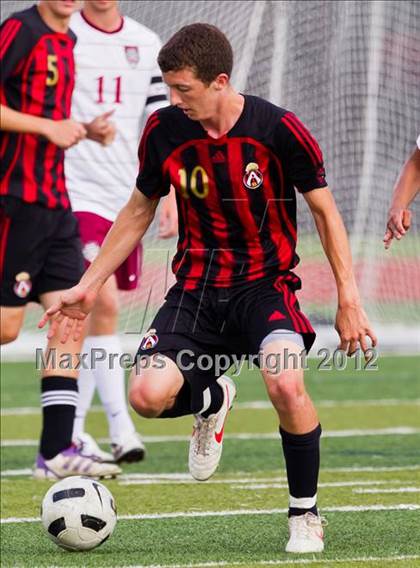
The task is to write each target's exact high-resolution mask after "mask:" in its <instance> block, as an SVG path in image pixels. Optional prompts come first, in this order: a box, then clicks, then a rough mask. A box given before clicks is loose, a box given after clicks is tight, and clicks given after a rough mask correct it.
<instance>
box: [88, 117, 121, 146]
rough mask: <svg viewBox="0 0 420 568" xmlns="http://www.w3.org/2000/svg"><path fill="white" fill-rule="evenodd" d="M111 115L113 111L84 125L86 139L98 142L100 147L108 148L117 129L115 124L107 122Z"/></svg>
mask: <svg viewBox="0 0 420 568" xmlns="http://www.w3.org/2000/svg"><path fill="white" fill-rule="evenodd" d="M113 113H114V110H109V111H108V112H104V114H101V115H99V116H97V117H96V118H94V119H93V120H92V121H91V122H89V123H88V124H86V125H85V126H86V129H87V137H88V138H89V139H90V140H94V141H95V142H99V144H102V146H109V144H111V143H112V142H113V141H114V138H115V135H116V133H117V129H116V127H115V124H114V123H113V122H111V121H110V120H108V119H109V117H110V116H111V115H112V114H113Z"/></svg>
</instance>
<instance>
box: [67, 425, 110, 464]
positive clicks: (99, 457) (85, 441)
mask: <svg viewBox="0 0 420 568" xmlns="http://www.w3.org/2000/svg"><path fill="white" fill-rule="evenodd" d="M73 442H74V444H75V445H76V446H77V447H78V448H79V450H80V454H81V455H82V456H84V457H86V458H92V459H94V460H95V461H98V462H101V463H114V456H113V455H112V454H110V453H109V452H104V450H101V448H100V447H99V446H98V444H97V443H96V442H95V440H94V439H93V438H92V436H91V435H90V434H87V433H86V432H82V433H80V434H79V435H78V436H76V438H75V439H74V440H73Z"/></svg>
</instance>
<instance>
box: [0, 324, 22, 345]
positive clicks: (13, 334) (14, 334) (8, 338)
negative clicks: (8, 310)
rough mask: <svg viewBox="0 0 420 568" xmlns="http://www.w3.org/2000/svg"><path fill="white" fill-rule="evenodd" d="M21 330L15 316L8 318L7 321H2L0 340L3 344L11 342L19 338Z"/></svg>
mask: <svg viewBox="0 0 420 568" xmlns="http://www.w3.org/2000/svg"><path fill="white" fill-rule="evenodd" d="M19 331H20V325H19V322H18V321H16V320H15V319H14V318H10V319H6V318H5V321H2V322H1V330H0V341H1V345H5V344H6V343H11V342H12V341H15V339H17V338H18V335H19Z"/></svg>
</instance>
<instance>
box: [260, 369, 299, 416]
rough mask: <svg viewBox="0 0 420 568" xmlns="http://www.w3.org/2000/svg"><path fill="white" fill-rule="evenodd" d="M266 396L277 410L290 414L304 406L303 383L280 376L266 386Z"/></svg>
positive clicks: (284, 375)
mask: <svg viewBox="0 0 420 568" xmlns="http://www.w3.org/2000/svg"><path fill="white" fill-rule="evenodd" d="M267 388H268V394H269V396H270V399H271V400H272V402H273V404H274V405H275V407H276V408H277V409H278V410H282V411H284V412H290V411H292V410H293V409H296V408H297V407H299V406H301V405H303V404H304V402H305V399H306V391H305V386H304V384H303V381H301V380H297V379H294V378H290V377H289V376H287V374H282V375H280V376H279V377H278V378H276V379H272V381H270V383H269V385H268V387H267Z"/></svg>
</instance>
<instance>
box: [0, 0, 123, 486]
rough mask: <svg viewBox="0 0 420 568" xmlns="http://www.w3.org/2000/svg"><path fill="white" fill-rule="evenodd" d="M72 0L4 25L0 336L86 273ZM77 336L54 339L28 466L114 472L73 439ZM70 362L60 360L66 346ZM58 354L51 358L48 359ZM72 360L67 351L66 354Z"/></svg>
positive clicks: (44, 472) (9, 334)
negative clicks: (77, 176)
mask: <svg viewBox="0 0 420 568" xmlns="http://www.w3.org/2000/svg"><path fill="white" fill-rule="evenodd" d="M76 5H77V3H76V2H75V1H74V0H53V1H49V2H47V1H41V2H40V3H39V5H38V6H33V7H32V8H30V9H29V10H24V11H22V12H18V13H16V14H14V15H12V16H11V17H10V18H9V19H7V20H6V21H5V22H4V23H3V25H2V26H1V40H2V41H1V48H0V63H1V71H2V72H1V109H0V110H1V138H0V154H1V176H0V217H1V219H0V220H1V225H0V269H1V273H2V284H1V293H2V298H1V343H2V344H3V343H8V342H10V341H13V340H14V339H16V337H17V336H18V334H19V331H20V328H21V326H22V322H23V317H24V312H25V306H26V305H27V303H28V302H30V301H36V302H40V303H41V304H42V306H43V307H44V309H45V308H47V307H48V306H51V305H53V304H54V303H55V302H56V301H57V299H58V298H59V297H60V291H62V290H65V289H66V288H70V287H71V286H73V285H74V284H75V283H76V282H77V281H78V279H79V278H80V276H81V274H82V273H83V259H82V256H81V251H80V241H79V236H78V227H77V220H76V219H75V217H74V215H73V214H72V212H71V209H70V202H69V199H68V195H67V191H66V186H65V180H64V163H63V162H64V149H65V148H69V147H70V146H72V145H74V144H76V143H77V142H78V141H79V140H81V139H82V138H84V137H85V136H86V135H87V134H88V131H89V128H90V126H89V125H87V127H85V126H84V125H83V124H82V123H80V122H77V121H74V120H72V119H71V118H69V117H70V102H71V95H72V90H73V84H74V63H73V46H74V43H75V40H76V38H75V36H74V34H73V33H72V32H71V31H70V30H69V28H68V25H69V19H70V16H71V14H72V13H73V11H74V9H75V7H76ZM80 347H81V345H80V342H79V341H74V342H72V343H71V344H70V345H69V346H68V347H65V346H63V345H61V344H60V342H58V341H56V340H50V341H49V342H48V346H47V354H50V355H51V357H52V359H50V360H49V359H48V358H47V359H46V362H47V364H46V368H45V369H44V370H43V373H42V381H41V391H42V394H41V402H42V413H43V427H42V433H41V441H40V449H39V455H38V458H37V461H36V464H35V469H34V475H35V477H37V478H59V477H66V476H68V475H80V474H81V473H83V474H84V475H91V476H94V477H104V476H108V475H110V476H114V475H116V474H118V473H119V472H120V469H119V468H118V467H116V466H114V465H109V464H100V463H98V462H97V461H95V460H93V459H91V458H86V457H83V456H82V455H81V454H80V452H79V450H78V449H77V448H75V447H73V445H72V430H73V421H74V413H75V407H76V404H77V382H76V380H75V379H76V378H77V370H76V364H77V358H76V353H78V352H80ZM67 354H69V355H71V356H72V364H71V365H68V368H61V367H60V365H59V363H60V362H62V361H63V359H62V356H65V357H67ZM54 357H55V362H54ZM68 360H69V359H68Z"/></svg>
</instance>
